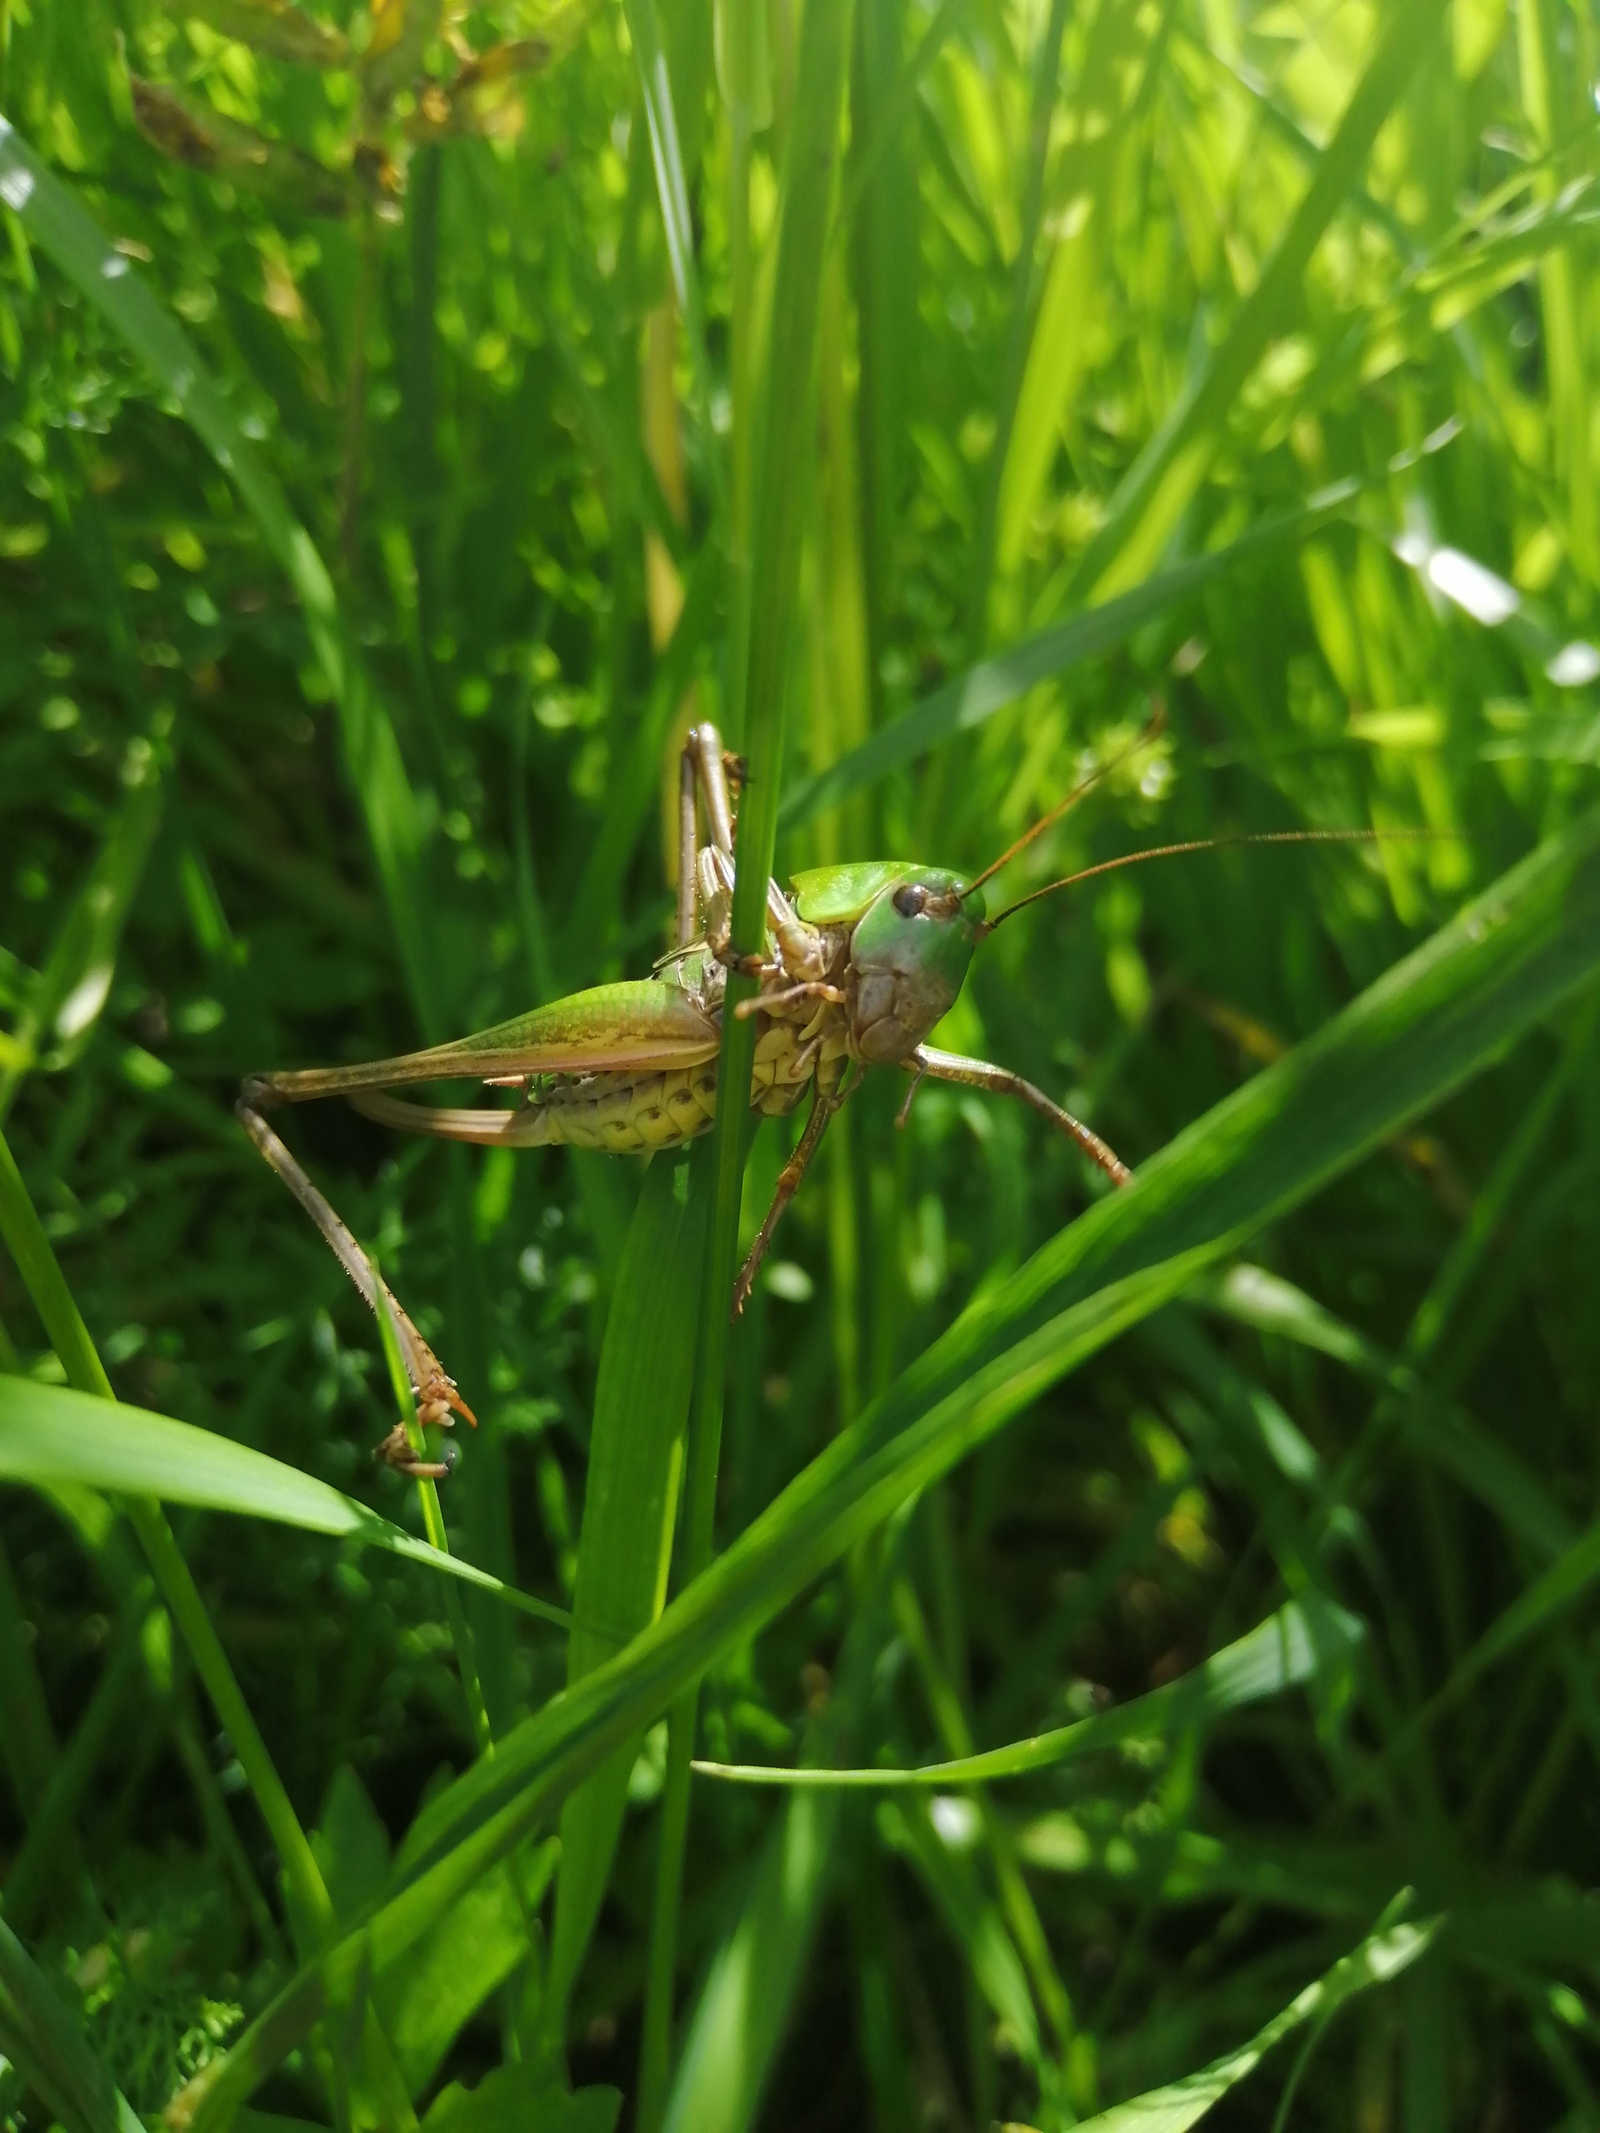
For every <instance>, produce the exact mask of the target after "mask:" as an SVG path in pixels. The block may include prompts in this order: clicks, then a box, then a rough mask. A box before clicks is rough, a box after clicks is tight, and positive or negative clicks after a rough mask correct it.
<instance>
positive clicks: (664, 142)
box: [623, 0, 723, 501]
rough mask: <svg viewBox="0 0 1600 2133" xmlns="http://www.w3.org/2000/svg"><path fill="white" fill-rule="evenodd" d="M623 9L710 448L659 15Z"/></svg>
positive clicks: (648, 2)
mask: <svg viewBox="0 0 1600 2133" xmlns="http://www.w3.org/2000/svg"><path fill="white" fill-rule="evenodd" d="M623 12H624V14H625V15H626V17H627V23H628V35H629V37H630V38H631V39H632V41H633V51H634V57H635V59H636V60H637V62H638V66H639V82H640V87H641V89H642V91H643V94H644V108H645V119H646V122H647V124H648V125H649V128H650V156H651V161H652V163H653V164H654V166H655V174H656V196H657V199H658V200H659V202H660V206H661V226H662V228H663V230H664V231H665V232H666V239H667V259H668V261H669V263H670V265H671V268H672V286H673V288H674V289H675V290H676V292H677V297H678V308H679V310H680V311H681V312H682V313H683V322H684V327H685V329H686V331H687V333H688V336H689V366H690V375H691V377H692V380H693V386H692V390H693V393H694V404H695V413H696V415H697V416H698V418H699V421H700V428H701V434H702V436H703V437H704V438H705V440H706V443H707V445H708V447H712V428H711V365H710V361H709V359H708V357H707V355H706V316H705V303H704V300H703V299H702V296H701V293H700V270H699V266H698V264H697V262H696V259H695V249H694V219H693V216H692V215H691V213H690V209H689V181H688V177H687V174H686V173H685V171H684V167H683V151H682V147H681V144H680V140H679V133H678V118H677V112H676V110H675V109H674V106H673V96H672V74H671V70H670V69H669V68H668V66H667V55H666V50H665V48H664V46H663V44H662V41H661V19H660V16H659V15H658V14H657V12H656V0H624V8H623ZM707 459H708V462H709V467H710V472H711V477H712V482H713V486H714V489H715V491H716V494H717V496H718V499H719V501H720V499H721V494H722V489H723V480H722V459H721V455H720V453H719V452H718V451H716V449H715V448H714V447H712V448H711V449H709V450H708V453H707Z"/></svg>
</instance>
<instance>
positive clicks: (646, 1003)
mask: <svg viewBox="0 0 1600 2133" xmlns="http://www.w3.org/2000/svg"><path fill="white" fill-rule="evenodd" d="M720 1042H721V1031H720V1028H719V1026H718V1024H717V1022H716V1021H715V1020H713V1019H712V1017H711V1016H710V1015H709V1014H707V1013H706V1012H705V1011H704V1010H703V1009H702V1008H700V1007H698V1006H697V1005H696V1004H695V1002H694V1000H693V999H692V998H691V997H690V996H689V994H688V993H687V992H686V991H685V990H684V988H683V987H682V986H681V985H675V984H672V983H671V982H669V981H665V980H663V979H660V978H636V979H630V980H627V981H625V982H623V983H621V984H616V985H596V986H593V987H592V988H591V989H590V990H589V991H587V992H575V993H572V994H570V995H569V996H568V997H567V998H566V999H564V1000H552V1001H551V1003H550V1005H549V1006H548V1007H536V1008H535V1009H534V1010H533V1011H532V1013H531V1014H526V1015H518V1016H516V1017H515V1018H514V1019H513V1020H512V1021H510V1022H500V1023H496V1025H495V1026H494V1028H493V1029H486V1030H479V1031H478V1032H477V1033H476V1034H475V1035H474V1036H471V1037H462V1038H459V1039H457V1041H456V1042H455V1043H453V1044H437V1045H434V1046H432V1047H431V1049H429V1050H428V1051H425V1052H405V1053H402V1054H401V1055H400V1056H399V1057H397V1058H394V1059H373V1060H370V1061H367V1062H366V1063H364V1064H362V1065H360V1066H343V1067H312V1068H308V1069H306V1070H305V1071H303V1072H300V1073H292V1074H268V1075H264V1076H263V1077H262V1080H263V1081H264V1083H265V1085H266V1087H267V1088H268V1089H269V1090H270V1091H271V1092H272V1094H273V1095H275V1096H278V1097H280V1098H287V1099H288V1100H289V1101H291V1102H298V1101H301V1100H303V1099H305V1098H307V1097H313V1096H343V1095H348V1094H349V1093H350V1092H351V1091H352V1090H356V1089H393V1088H399V1087H401V1086H403V1085H404V1084H406V1083H408V1082H417V1081H456V1080H473V1081H487V1080H491V1079H496V1078H499V1077H503V1076H512V1075H523V1074H598V1073H607V1072H610V1071H612V1070H613V1069H619V1068H640V1067H675V1066H676V1067H682V1066H693V1065H695V1064H696V1063H697V1062H698V1061H700V1060H702V1059H713V1058H715V1056H716V1053H717V1047H718V1045H719V1044H720Z"/></svg>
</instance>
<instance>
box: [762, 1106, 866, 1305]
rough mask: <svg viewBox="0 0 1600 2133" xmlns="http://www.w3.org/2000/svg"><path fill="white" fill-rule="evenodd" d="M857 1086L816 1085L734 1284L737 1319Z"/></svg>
mask: <svg viewBox="0 0 1600 2133" xmlns="http://www.w3.org/2000/svg"><path fill="white" fill-rule="evenodd" d="M854 1086H855V1084H854V1082H852V1083H850V1084H849V1086H848V1087H846V1088H844V1089H837V1088H835V1089H824V1088H823V1086H822V1084H821V1083H820V1082H814V1083H813V1084H812V1087H813V1090H814V1092H815V1093H814V1094H813V1096H812V1099H811V1116H810V1117H809V1118H808V1119H807V1120H806V1130H805V1131H804V1133H802V1134H801V1136H800V1143H799V1146H798V1147H797V1148H796V1149H795V1151H794V1154H793V1155H791V1156H790V1158H789V1160H788V1162H787V1163H785V1164H784V1166H783V1168H782V1170H780V1171H779V1173H778V1189H777V1191H776V1192H775V1193H774V1194H773V1195H772V1205H771V1206H770V1207H769V1208H768V1209H767V1219H766V1220H765V1221H764V1222H763V1223H762V1225H761V1229H760V1232H759V1234H758V1235H757V1237H756V1241H755V1243H754V1244H752V1245H751V1247H750V1251H749V1256H748V1257H747V1258H746V1260H745V1263H744V1265H743V1266H742V1267H741V1268H740V1269H739V1279H738V1280H737V1281H736V1282H735V1283H734V1285H733V1313H734V1316H735V1317H736V1318H737V1317H738V1315H739V1313H740V1312H741V1311H742V1310H743V1309H744V1307H745V1305H746V1304H747V1303H748V1302H749V1301H750V1292H751V1290H752V1289H753V1288H754V1287H755V1285H756V1276H757V1274H759V1273H760V1271H761V1262H762V1260H763V1259H765V1258H766V1256H767V1247H768V1245H769V1244H771V1242H772V1233H773V1231H774V1230H775V1229H776V1228H777V1226H778V1221H779V1218H780V1217H781V1215H782V1214H783V1211H784V1209H785V1208H786V1207H787V1206H788V1204H789V1202H790V1201H791V1200H792V1199H793V1198H794V1196H795V1194H796V1193H797V1192H798V1191H799V1190H800V1184H801V1180H802V1179H803V1178H804V1177H805V1174H806V1172H807V1171H808V1170H809V1169H810V1167H811V1158H812V1157H813V1156H814V1155H815V1154H816V1152H817V1150H818V1149H819V1148H820V1147H821V1145H822V1136H823V1134H824V1133H826V1132H827V1130H828V1121H829V1119H830V1118H832V1116H833V1114H834V1112H835V1111H837V1110H838V1109H839V1107H840V1106H841V1105H842V1104H843V1102H844V1100H845V1098H846V1097H847V1096H848V1095H849V1094H850V1090H851V1089H852V1088H854Z"/></svg>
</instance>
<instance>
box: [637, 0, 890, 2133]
mask: <svg viewBox="0 0 1600 2133" xmlns="http://www.w3.org/2000/svg"><path fill="white" fill-rule="evenodd" d="M849 26H850V0H812V5H811V6H809V7H808V8H807V10H806V14H805V18H804V21H803V22H802V25H801V31H800V57H799V69H798V77H797V83H796V90H795V108H794V113H793V117H792V120H791V123H790V130H789V140H788V145H787V148H786V151H785V159H784V178H783V194H782V200H783V206H782V220H781V222H780V225H779V229H778V238H777V246H778V249H777V266H776V278H775V281H774V287H773V302H772V317H771V321H770V325H769V329H768V333H767V341H766V347H767V366H766V373H765V376H764V377H763V379H762V380H761V383H760V390H759V402H758V413H757V431H756V440H755V451H754V455H753V462H752V464H753V489H752V506H753V516H752V525H751V536H752V552H751V575H750V596H749V602H750V604H749V609H748V623H747V627H746V629H745V630H744V632H742V633H740V634H736V635H735V639H734V659H735V662H736V664H735V668H734V674H735V694H734V698H733V701H732V703H731V705H730V713H731V715H730V718H729V726H730V729H731V732H732V734H733V736H734V738H735V743H736V745H738V744H740V743H742V746H743V752H744V756H745V761H746V765H747V779H746V784H745V787H744V794H743V805H742V807H741V811H740V817H739V849H738V861H737V868H736V874H735V880H734V891H733V916H732V948H733V953H734V955H735V956H748V955H752V954H756V953H759V952H762V951H764V949H765V944H766V912H767V882H768V878H769V877H770V875H771V872H772V860H773V850H774V846H775V844H776V841H777V834H778V795H779V789H780V786H781V782H782V777H783V743H784V727H785V714H786V710H787V701H786V693H787V683H788V663H789V650H790V640H791V636H792V634H793V626H794V615H795V608H796V605H797V595H798V583H799V573H800V550H801V541H802V537H803V532H804V526H805V517H806V506H807V484H806V473H807V468H808V466H809V463H810V458H811V452H812V405H813V389H814V384H815V367H816V348H817V332H818V320H819V315H820V310H821V299H822V269H823V260H824V255H825V251H826V245H827V231H828V213H829V208H830V204H831V202H832V198H833V190H834V177H835V169H836V165H837V162H838V153H839V130H840V105H841V102H842V99H843V94H844V81H845V60H846V54H847V52H848V47H849ZM754 991H755V984H754V980H753V979H749V978H744V977H741V976H739V975H737V974H735V973H730V976H729V982H728V988H727V996H726V1001H725V1004H724V1011H723V1021H722V1051H721V1056H720V1059H719V1062H718V1069H717V1085H718V1088H719V1090H720V1091H721V1095H722V1101H721V1102H720V1103H719V1104H718V1106H717V1117H716V1124H715V1126H714V1128H713V1131H712V1150H711V1168H712V1178H713V1183H712V1201H711V1214H710V1220H709V1231H708V1239H707V1249H706V1259H705V1286H704V1288H703V1290H702V1293H701V1300H700V1330H699V1346H698V1353H697V1358H696V1363H695V1383H694V1399H693V1404H692V1408H691V1413H690V1426H689V1450H688V1479H687V1487H686V1495H685V1504H684V1538H683V1555H682V1575H681V1582H682V1583H684V1584H690V1583H692V1582H693V1581H694V1580H695V1579H696V1578H697V1577H698V1576H699V1575H700V1573H701V1572H702V1571H703V1569H704V1568H705V1566H706V1564H707V1563H708V1562H709V1561H710V1560H711V1552H712V1540H713V1525H714V1520H715V1515H716V1489H717V1470H718V1466H719V1463H720V1459H721V1446H722V1410H723V1395H724V1380H725V1377H726V1369H727V1351H728V1314H729V1299H730V1298H731V1296H732V1294H733V1283H734V1274H735V1269H736V1266H737V1260H738V1246H739V1205H740V1198H741V1192H740V1186H741V1180H742V1177H743V1172H744V1156H745V1148H746V1144H747V1139H748V1126H749V1108H748V1099H747V1093H746V1092H747V1091H748V1090H749V1087H750V1075H751V1068H752V1065H753V1063H754V1059H755V1040H756V1025H755V1021H754V1019H753V1018H746V1017H743V1016H740V1015H739V1014H738V1013H737V1012H735V1010H736V1008H737V1006H738V1003H739V1002H740V1001H741V1000H743V999H747V998H750V997H751V996H752V995H753V993H754ZM694 1724H695V1698H694V1694H693V1691H692V1690H691V1689H687V1688H686V1693H685V1694H684V1695H683V1696H682V1697H681V1698H680V1699H679V1701H678V1703H677V1705H676V1706H675V1708H674V1710H673V1712H672V1716H671V1721H670V1725H669V1729H668V1749H667V1775H666V1784H665V1787H664V1791H663V1797H662V1809H661V1836H660V1852H659V1861H658V1875H657V1882H656V1897H655V1907H654V1912H653V1915H652V1922H651V1943H650V1962H649V1983H648V1987H647V1990H646V1997H645V2032H644V2040H643V2044H642V2046H641V2055H640V2077H639V2115H638V2122H639V2126H640V2128H641V2133H656V2128H657V2127H658V2126H659V2124H660V2121H661V2112H662V2107H663V2105H664V2103H665V2100H666V2088H667V2073H668V2067H669V2063H670V2058H671V2015H672V1985H673V1977H674V1973H675V1970H676V1950H677V1937H678V1933H677V1914H678V1905H679V1900H680V1893H681V1888H682V1880H683V1856H684V1847H685V1843H686V1840H687V1835H688V1808H689V1760H690V1757H691V1755H692V1754H693V1750H694Z"/></svg>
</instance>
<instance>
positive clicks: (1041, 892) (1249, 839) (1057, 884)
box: [974, 795, 1455, 939]
mask: <svg viewBox="0 0 1600 2133" xmlns="http://www.w3.org/2000/svg"><path fill="white" fill-rule="evenodd" d="M1074 797H1076V795H1074ZM1046 819H1048V818H1046ZM1040 826H1041V828H1042V827H1043V825H1042V824H1041V825H1040ZM1454 835H1455V833H1454V832H1453V831H1451V830H1426V829H1417V830H1405V829H1401V830H1374V829H1326V830H1257V831H1253V832H1249V833H1245V834H1241V835H1239V836H1237V837H1191V838H1188V839H1186V840H1185V841H1184V842H1183V843H1182V844H1155V845H1151V846H1150V848H1149V849H1148V850H1147V851H1143V852H1124V853H1123V854H1122V856H1121V858H1120V859H1102V860H1101V861H1100V863H1099V864H1098V865H1097V866H1092V867H1081V868H1080V869H1079V871H1078V872H1077V873H1076V874H1063V875H1062V877H1061V879H1060V880H1059V881H1047V882H1046V883H1045V885H1044V887H1043V888H1042V889H1035V890H1034V891H1033V892H1032V893H1031V895H1028V896H1019V897H1018V899H1017V901H1016V902H1015V903H1014V904H1007V905H1006V907H1005V909H1004V910H1003V911H999V912H997V913H996V914H995V916H994V917H993V918H990V919H985V920H984V922H983V923H982V925H980V926H979V927H978V929H977V931H978V936H979V938H980V939H984V938H986V937H987V936H988V935H989V934H991V933H993V931H994V929H995V927H996V926H998V925H1000V924H1002V923H1003V921H1004V920H1006V919H1008V918H1014V917H1015V916H1016V914H1017V913H1018V912H1019V911H1025V910H1026V909H1027V908H1028V906H1029V904H1036V903H1037V902H1038V901H1039V899H1040V898H1041V897H1042V896H1053V895H1054V894H1055V892H1056V891H1057V889H1070V888H1071V887H1072V886H1073V885H1074V883H1076V882H1080V881H1093V879H1094V877H1095V876H1096V875H1097V874H1114V873H1116V871H1117V869H1118V868H1119V867H1137V866H1143V864H1144V863H1145V861H1146V860H1147V859H1176V858H1178V857H1179V856H1180V855H1181V854H1183V853H1184V852H1217V851H1221V850H1222V849H1223V848H1224V846H1227V845H1233V844H1415V843H1427V842H1430V841H1433V840H1437V839H1440V838H1444V839H1447V840H1451V841H1454ZM1006 856H1007V858H1009V857H1010V854H1009V853H1007V855H1006ZM990 871H991V872H993V869H992V868H991V869H990ZM974 886H976V884H974Z"/></svg>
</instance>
